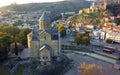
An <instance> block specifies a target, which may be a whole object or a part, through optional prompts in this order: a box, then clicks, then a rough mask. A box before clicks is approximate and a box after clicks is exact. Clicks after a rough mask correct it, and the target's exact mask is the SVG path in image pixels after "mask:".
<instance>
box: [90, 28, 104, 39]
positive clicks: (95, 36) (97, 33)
mask: <svg viewBox="0 0 120 75" xmlns="http://www.w3.org/2000/svg"><path fill="white" fill-rule="evenodd" d="M92 38H93V39H96V40H104V39H105V38H106V32H105V31H103V30H94V31H93V36H92Z"/></svg>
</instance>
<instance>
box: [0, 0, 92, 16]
mask: <svg viewBox="0 0 120 75" xmlns="http://www.w3.org/2000/svg"><path fill="white" fill-rule="evenodd" d="M90 5H91V2H88V1H85V0H74V1H73V0H72V1H69V0H65V1H61V2H51V3H29V4H22V5H17V4H12V5H9V6H5V7H2V8H0V9H1V10H3V9H4V10H7V9H10V10H14V11H18V12H33V11H38V10H39V11H41V12H43V11H44V10H47V11H51V12H52V15H60V13H62V12H70V11H75V12H78V11H79V10H80V9H82V8H84V7H86V8H87V7H89V6H90Z"/></svg>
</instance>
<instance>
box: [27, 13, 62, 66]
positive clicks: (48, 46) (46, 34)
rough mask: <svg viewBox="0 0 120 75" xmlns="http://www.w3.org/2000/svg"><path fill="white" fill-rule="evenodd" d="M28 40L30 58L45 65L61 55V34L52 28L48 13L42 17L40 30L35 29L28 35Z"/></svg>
mask: <svg viewBox="0 0 120 75" xmlns="http://www.w3.org/2000/svg"><path fill="white" fill-rule="evenodd" d="M27 40H28V49H29V55H30V58H33V59H38V60H39V61H40V62H41V64H43V65H49V64H50V63H51V60H52V57H57V56H59V54H60V34H59V32H58V30H57V28H55V27H52V26H51V20H50V17H49V13H47V12H44V13H43V14H42V16H41V17H40V19H39V28H37V27H36V28H33V30H32V32H31V33H29V34H28V35H27Z"/></svg>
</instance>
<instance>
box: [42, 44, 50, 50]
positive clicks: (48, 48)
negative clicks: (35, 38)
mask: <svg viewBox="0 0 120 75" xmlns="http://www.w3.org/2000/svg"><path fill="white" fill-rule="evenodd" d="M44 48H46V49H47V50H51V47H50V46H49V45H47V44H44V45H42V46H41V47H40V51H41V50H43V49H44Z"/></svg>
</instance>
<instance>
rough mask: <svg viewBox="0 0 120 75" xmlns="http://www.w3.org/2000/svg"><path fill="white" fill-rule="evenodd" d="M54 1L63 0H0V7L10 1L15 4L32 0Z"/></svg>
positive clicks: (37, 0)
mask: <svg viewBox="0 0 120 75" xmlns="http://www.w3.org/2000/svg"><path fill="white" fill-rule="evenodd" d="M56 1H63V0H0V7H1V6H6V5H10V4H11V3H17V4H24V3H32V2H34V3H35V2H37V3H38V2H39V3H41V2H56Z"/></svg>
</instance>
